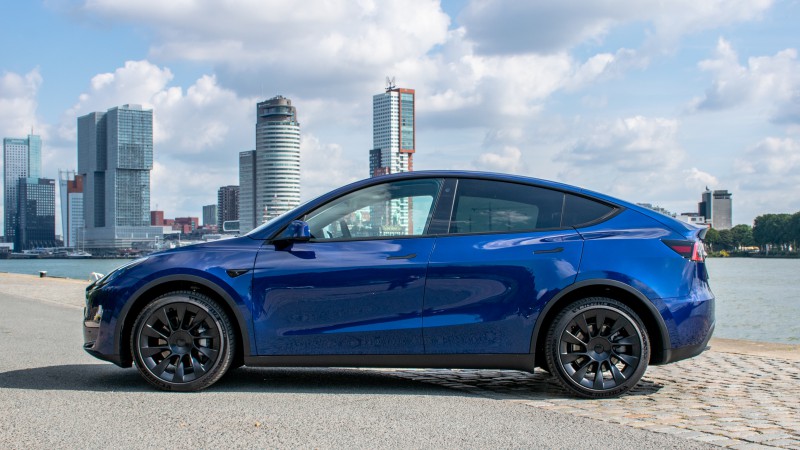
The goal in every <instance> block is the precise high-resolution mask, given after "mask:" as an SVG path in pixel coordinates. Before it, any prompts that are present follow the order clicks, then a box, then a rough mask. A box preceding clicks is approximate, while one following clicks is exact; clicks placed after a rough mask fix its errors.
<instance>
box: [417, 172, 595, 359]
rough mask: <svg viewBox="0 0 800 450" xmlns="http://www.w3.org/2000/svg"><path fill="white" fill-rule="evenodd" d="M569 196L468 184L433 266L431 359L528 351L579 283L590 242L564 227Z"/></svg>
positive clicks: (427, 332) (428, 317)
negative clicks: (540, 323) (537, 330)
mask: <svg viewBox="0 0 800 450" xmlns="http://www.w3.org/2000/svg"><path fill="white" fill-rule="evenodd" d="M564 200H565V194H564V193H563V192H561V191H557V190H553V189H547V188H543V187H536V186H531V185H526V184H517V183H510V182H501V181H493V180H481V179H460V180H458V183H457V186H456V189H455V199H454V202H453V208H452V213H451V214H450V224H449V227H448V229H447V232H446V234H444V235H440V237H438V238H437V240H436V247H435V248H434V250H433V253H432V254H431V258H430V263H429V265H428V275H427V283H426V288H425V305H424V312H423V319H422V321H423V339H424V342H425V350H426V353H428V354H457V353H476V354H477V353H484V354H492V353H528V352H529V351H530V344H531V335H532V332H533V326H534V323H535V321H536V318H537V316H538V314H539V312H540V311H541V309H542V308H543V307H544V305H545V304H546V302H547V301H548V300H550V299H551V298H552V297H553V296H554V295H555V294H556V293H557V292H559V291H560V290H561V289H563V288H564V287H566V286H569V285H570V284H572V283H573V282H574V280H575V277H576V274H577V272H578V266H579V264H580V258H581V251H582V247H583V241H582V239H581V237H580V236H579V235H578V233H576V232H575V230H574V229H573V228H572V227H569V226H567V227H564V226H562V216H563V214H562V213H563V208H564Z"/></svg>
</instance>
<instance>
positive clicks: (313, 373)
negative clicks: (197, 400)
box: [0, 364, 663, 400]
mask: <svg viewBox="0 0 800 450" xmlns="http://www.w3.org/2000/svg"><path fill="white" fill-rule="evenodd" d="M662 387H663V386H662V385H660V384H657V383H653V382H650V381H648V380H646V379H645V380H642V381H640V382H639V385H637V386H636V388H634V389H633V390H631V391H630V392H629V393H628V394H627V395H650V394H653V393H656V392H658V391H659V390H660V389H661V388H662ZM0 388H4V389H30V390H66V391H92V392H148V391H154V388H153V387H151V386H150V385H149V384H148V383H147V382H146V381H145V380H144V379H143V378H142V377H141V376H140V375H139V373H138V371H136V369H133V368H131V369H120V368H119V367H116V366H114V365H111V364H71V365H62V366H46V367H36V368H29V369H21V370H12V371H7V372H2V373H0ZM208 391H212V392H260V393H326V394H367V395H381V394H387V395H402V394H408V395H421V394H424V395H481V396H486V397H491V398H498V399H500V398H502V399H513V400H548V399H559V398H561V399H563V398H571V396H570V395H569V394H568V393H566V391H565V390H564V389H562V388H561V387H560V386H558V384H557V383H556V381H555V380H554V379H553V378H552V377H551V376H550V375H549V374H547V373H545V372H540V371H537V372H536V373H534V374H529V373H524V372H514V371H481V370H445V369H435V370H408V369H397V370H392V369H388V370H387V369H338V368H250V367H241V368H238V369H235V370H232V371H230V372H229V373H228V374H226V375H225V376H224V377H223V378H222V379H221V380H220V381H218V382H217V383H216V384H214V385H213V386H211V387H210V388H208Z"/></svg>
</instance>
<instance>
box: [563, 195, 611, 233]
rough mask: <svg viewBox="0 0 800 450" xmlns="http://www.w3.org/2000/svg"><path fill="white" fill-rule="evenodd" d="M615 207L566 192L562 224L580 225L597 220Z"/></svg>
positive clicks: (608, 213) (567, 225) (606, 215)
mask: <svg viewBox="0 0 800 450" xmlns="http://www.w3.org/2000/svg"><path fill="white" fill-rule="evenodd" d="M616 209H617V208H616V207H614V206H611V205H608V204H606V203H602V202H599V201H597V200H592V199H589V198H586V197H581V196H578V195H572V194H566V198H565V199H564V216H563V222H562V226H564V227H580V226H585V225H588V224H590V223H592V222H598V221H600V220H602V219H604V218H606V217H608V216H610V215H612V214H613V213H614V211H616Z"/></svg>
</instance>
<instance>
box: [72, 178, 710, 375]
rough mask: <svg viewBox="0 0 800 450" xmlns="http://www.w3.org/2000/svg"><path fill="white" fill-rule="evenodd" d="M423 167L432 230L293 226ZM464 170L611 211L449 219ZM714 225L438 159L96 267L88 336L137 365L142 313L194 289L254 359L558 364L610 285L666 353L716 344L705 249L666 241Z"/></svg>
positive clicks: (89, 347)
mask: <svg viewBox="0 0 800 450" xmlns="http://www.w3.org/2000/svg"><path fill="white" fill-rule="evenodd" d="M421 179H435V180H438V181H437V182H439V183H440V184H441V185H442V187H441V191H440V195H439V197H438V202H437V204H436V205H435V208H433V211H434V212H433V213H432V214H433V215H432V218H431V219H430V223H429V224H428V225H427V228H426V229H427V233H423V234H422V235H420V236H408V237H406V236H400V237H385V238H376V239H332V240H326V241H315V240H314V239H311V240H310V241H308V242H296V243H289V244H286V242H285V241H282V240H281V239H280V237H281V233H283V232H285V230H286V229H287V227H288V226H289V224H290V223H292V222H293V221H295V220H297V219H302V218H304V217H305V216H306V214H307V213H308V212H309V211H312V210H315V208H318V207H320V206H321V205H325V204H327V203H329V202H331V201H333V200H336V199H338V198H342V196H345V195H347V194H348V193H351V192H357V191H359V190H362V189H365V188H368V187H370V186H374V185H376V184H379V183H386V182H391V181H398V180H401V181H402V180H421ZM464 180H483V181H488V182H493V183H494V182H498V183H512V184H514V185H521V186H536V187H540V188H545V189H548V190H553V191H556V192H559V193H565V194H568V195H570V196H574V197H575V198H580V199H584V200H591V201H597V202H601V203H602V204H604V205H608V206H609V208H610V211H611V212H610V213H609V214H607V215H605V216H603V217H601V218H599V219H598V220H593V221H591V222H589V223H586V224H582V225H581V226H553V227H544V228H542V229H535V230H526V231H522V232H519V231H515V232H488V233H485V232H479V233H471V232H461V231H460V230H459V229H458V228H454V226H453V225H452V224H450V225H448V221H449V220H451V219H452V220H455V219H453V217H454V216H453V215H451V210H452V208H453V206H452V202H453V196H454V195H455V194H454V191H455V186H456V185H457V184H458V183H459V182H461V183H462V184H463V185H464V186H467V185H468V184H464V183H465V182H464ZM448 186H451V187H453V189H452V190H448V189H449V188H448ZM570 198H573V197H570ZM565 211H566V210H565V209H562V213H564V214H566V212H565ZM561 223H564V220H563V219H562V221H561ZM454 231H455V232H454ZM704 233H705V230H703V229H700V228H697V227H695V226H692V225H688V224H685V223H683V222H680V221H678V220H675V219H673V218H671V217H667V216H665V215H662V214H660V213H657V212H654V211H651V210H649V209H645V208H642V207H639V206H637V205H634V204H630V203H627V202H624V201H621V200H619V199H616V198H613V197H609V196H606V195H603V194H599V193H596V192H590V191H587V190H584V189H581V188H577V187H574V186H569V185H565V184H560V183H555V182H549V181H544V180H539V179H532V178H527V177H522V176H512V175H501V174H486V173H474V172H451V171H435V172H410V173H404V174H397V175H388V176H384V177H377V178H370V179H366V180H363V181H359V182H356V183H353V184H351V185H348V186H345V187H342V188H340V189H337V190H335V191H333V192H331V193H328V194H326V195H323V196H321V197H319V198H317V199H315V200H313V201H311V202H308V203H306V204H304V205H301V206H300V207H298V208H296V209H295V210H293V211H290V212H289V213H287V214H284V215H283V216H281V217H278V218H276V219H274V220H272V221H271V222H268V223H267V224H265V225H263V226H261V227H260V228H257V229H256V230H254V231H252V232H251V233H249V234H247V235H245V236H240V237H237V238H233V239H226V240H220V241H214V242H209V243H203V244H197V245H192V246H187V247H183V248H177V249H173V250H168V251H164V252H161V253H156V254H153V255H151V256H149V257H147V258H146V259H144V260H142V261H134V263H133V264H131V265H129V266H128V267H123V268H121V269H118V270H117V271H115V272H113V273H111V274H109V275H108V276H106V277H105V278H104V279H102V280H100V281H98V282H95V283H94V284H92V285H91V286H89V287H88V288H87V300H86V311H85V320H84V336H85V344H84V348H85V350H86V351H87V352H89V353H90V354H92V355H94V356H96V357H98V358H100V359H103V360H107V361H111V362H113V363H115V364H117V365H120V366H123V367H127V366H130V365H131V363H132V356H131V344H130V334H131V327H132V322H133V321H134V319H135V318H136V316H137V315H138V313H139V312H140V311H142V309H143V308H144V306H145V305H146V304H147V302H148V301H150V300H152V299H153V298H155V297H157V296H158V295H161V294H164V293H166V292H170V291H174V290H194V291H198V292H202V293H204V294H206V295H208V296H210V297H212V298H214V299H216V300H217V301H218V302H219V303H220V304H221V305H222V307H223V308H224V309H225V311H226V312H227V314H228V315H229V316H230V318H231V321H232V322H233V324H234V326H235V328H236V329H237V341H238V343H239V346H238V349H239V354H238V355H237V358H238V359H239V362H241V363H244V364H247V365H262V366H349V365H356V366H391V367H405V366H408V367H411V366H414V367H472V368H482V367H487V368H501V369H521V370H528V371H532V370H533V369H534V367H535V366H537V365H539V366H541V365H543V360H542V346H543V342H544V336H545V333H546V332H547V328H548V326H549V323H550V322H551V321H552V320H553V319H554V317H555V316H556V314H557V313H558V311H559V310H560V309H562V308H563V307H564V306H565V305H567V304H569V303H571V302H573V301H575V300H576V299H580V298H586V297H592V296H605V297H611V298H615V299H617V300H619V301H620V302H622V303H624V304H625V305H627V306H628V307H630V309H631V310H633V311H635V312H636V314H637V315H638V316H639V317H640V318H641V321H642V322H643V324H644V326H645V328H646V329H647V333H648V334H649V339H650V343H651V348H652V350H651V352H650V358H649V359H650V361H649V362H650V364H664V363H669V362H673V361H676V360H680V359H684V358H688V357H692V356H695V355H697V354H699V353H700V352H702V351H703V350H704V349H705V348H706V346H707V343H708V340H709V338H710V336H711V334H712V332H713V329H714V296H713V294H712V292H711V290H710V288H709V284H708V274H707V271H706V267H705V262H704V261H703V260H702V258H701V260H697V259H695V260H692V259H691V258H688V257H685V255H681V254H679V253H678V252H677V250H675V248H672V247H671V246H670V245H665V244H669V243H670V242H687V241H697V240H699V239H701V238H702V237H703V235H704Z"/></svg>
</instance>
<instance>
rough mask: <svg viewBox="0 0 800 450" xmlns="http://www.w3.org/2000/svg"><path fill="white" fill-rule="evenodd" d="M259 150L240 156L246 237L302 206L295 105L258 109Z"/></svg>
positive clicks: (275, 103)
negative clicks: (252, 231)
mask: <svg viewBox="0 0 800 450" xmlns="http://www.w3.org/2000/svg"><path fill="white" fill-rule="evenodd" d="M256 117H257V120H256V149H255V150H249V151H244V152H241V153H239V189H240V191H239V225H240V231H241V232H242V233H246V232H248V231H250V230H252V229H253V228H255V227H257V226H259V225H261V224H262V223H264V222H266V221H267V220H269V219H272V218H273V217H277V216H279V215H281V214H283V213H285V212H287V211H289V210H290V209H292V208H294V207H296V206H297V205H299V204H300V123H299V122H298V121H297V109H296V108H295V107H294V106H292V101H291V100H289V99H288V98H285V97H283V96H280V95H279V96H277V97H274V98H271V99H269V100H266V101H263V102H260V103H258V105H257V107H256Z"/></svg>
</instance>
